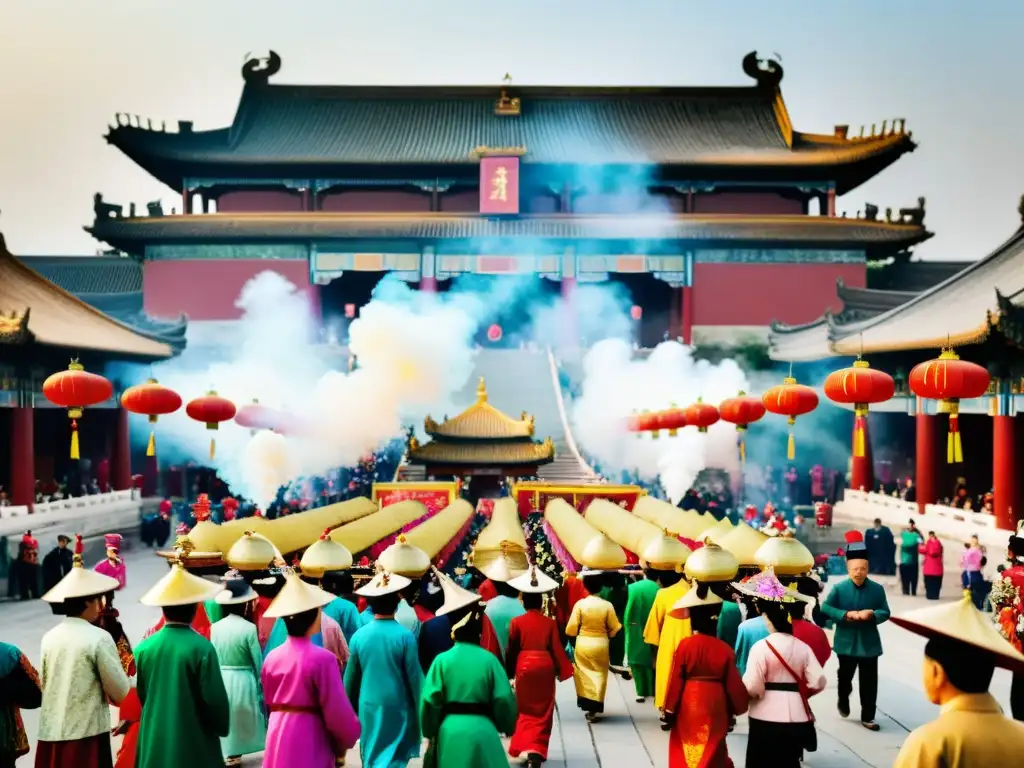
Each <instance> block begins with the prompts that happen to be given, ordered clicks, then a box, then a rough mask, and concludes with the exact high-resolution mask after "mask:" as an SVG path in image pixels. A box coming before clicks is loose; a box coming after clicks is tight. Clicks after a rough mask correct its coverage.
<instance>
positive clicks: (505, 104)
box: [494, 72, 522, 117]
mask: <svg viewBox="0 0 1024 768" xmlns="http://www.w3.org/2000/svg"><path fill="white" fill-rule="evenodd" d="M502 82H503V83H504V86H503V87H502V89H501V95H500V96H499V97H498V100H497V101H496V102H495V104H494V114H496V115H499V116H501V117H515V116H516V115H518V114H519V113H520V106H521V104H522V103H521V102H520V100H519V97H518V96H509V95H508V89H509V88H511V87H512V75H510V74H509V73H508V72H506V73H505V77H504V78H503V80H502Z"/></svg>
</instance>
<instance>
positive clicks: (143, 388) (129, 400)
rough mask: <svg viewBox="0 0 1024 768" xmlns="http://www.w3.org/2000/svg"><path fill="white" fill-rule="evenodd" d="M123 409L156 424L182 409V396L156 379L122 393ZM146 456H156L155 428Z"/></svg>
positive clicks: (151, 434)
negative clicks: (158, 419)
mask: <svg viewBox="0 0 1024 768" xmlns="http://www.w3.org/2000/svg"><path fill="white" fill-rule="evenodd" d="M121 407H122V408H124V409H125V410H126V411H130V412H131V413H138V414H141V415H143V416H148V417H149V423H150V424H156V420H157V418H159V417H160V416H166V415H167V414H168V413H174V412H175V411H176V410H178V409H179V408H181V395H179V394H178V393H177V392H175V391H174V390H173V389H168V388H167V387H165V386H164V385H162V384H160V383H159V382H158V381H157V380H156V379H150V380H149V381H147V382H146V383H145V384H136V385H135V386H134V387H128V389H126V390H125V391H124V392H122V393H121ZM146 455H147V456H156V430H155V428H151V429H150V432H149V444H148V445H147V446H146Z"/></svg>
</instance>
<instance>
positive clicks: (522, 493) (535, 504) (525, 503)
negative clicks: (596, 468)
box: [512, 482, 644, 518]
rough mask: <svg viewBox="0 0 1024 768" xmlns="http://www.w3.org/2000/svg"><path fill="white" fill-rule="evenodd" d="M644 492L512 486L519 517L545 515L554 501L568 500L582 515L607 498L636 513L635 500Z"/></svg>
mask: <svg viewBox="0 0 1024 768" xmlns="http://www.w3.org/2000/svg"><path fill="white" fill-rule="evenodd" d="M643 495H644V490H643V489H642V488H639V487H637V486H630V485H578V486H572V485H561V486H555V485H548V484H546V483H540V482H524V483H516V484H515V485H513V486H512V497H513V498H514V499H515V500H516V506H518V508H519V515H520V517H523V518H525V517H526V516H527V515H529V514H531V513H533V512H540V513H543V512H544V508H545V507H546V506H547V504H548V502H549V501H551V500H552V499H565V500H566V501H567V502H569V503H570V504H572V505H573V507H575V508H576V509H577V510H578V511H579V512H581V513H582V512H583V511H584V510H586V508H587V505H588V504H590V502H591V501H593V500H594V499H607V500H608V501H611V502H614V503H616V504H618V505H620V506H621V507H623V508H624V509H628V510H630V511H632V510H633V505H634V504H635V503H636V500H637V499H638V498H640V497H641V496H643Z"/></svg>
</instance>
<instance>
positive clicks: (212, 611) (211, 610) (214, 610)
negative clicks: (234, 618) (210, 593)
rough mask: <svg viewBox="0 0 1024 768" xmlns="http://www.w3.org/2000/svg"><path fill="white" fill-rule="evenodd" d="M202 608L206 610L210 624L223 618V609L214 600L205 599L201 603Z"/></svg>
mask: <svg viewBox="0 0 1024 768" xmlns="http://www.w3.org/2000/svg"><path fill="white" fill-rule="evenodd" d="M203 610H205V611H206V618H208V619H209V620H210V624H211V626H212V625H213V624H216V623H217V622H218V621H220V620H221V619H223V618H224V610H223V609H222V608H221V607H220V603H218V602H217V601H216V600H207V601H206V602H205V603H203Z"/></svg>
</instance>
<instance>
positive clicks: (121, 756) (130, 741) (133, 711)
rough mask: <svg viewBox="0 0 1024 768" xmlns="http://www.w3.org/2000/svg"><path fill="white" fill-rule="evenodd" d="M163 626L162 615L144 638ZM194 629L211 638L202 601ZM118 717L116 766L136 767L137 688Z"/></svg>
mask: <svg viewBox="0 0 1024 768" xmlns="http://www.w3.org/2000/svg"><path fill="white" fill-rule="evenodd" d="M163 626H164V617H163V616H161V617H160V621H158V622H157V623H156V624H155V625H154V626H153V628H152V629H150V630H149V631H148V632H147V633H146V634H145V636H144V637H143V638H142V639H143V640H145V639H146V638H147V637H149V636H150V635H155V634H156V633H157V632H159V631H160V630H161V629H163ZM192 629H194V630H195V631H196V632H198V633H199V634H200V635H202V636H203V637H205V638H206V639H207V640H209V639H210V619H209V617H208V616H207V615H206V609H205V608H203V604H202V603H200V604H199V607H198V608H196V617H195V618H194V619H193V620H192ZM118 717H119V719H120V721H121V724H120V725H119V726H118V730H119V731H123V732H124V739H123V740H122V741H121V747H120V749H118V750H117V760H115V761H114V768H135V753H136V750H137V748H138V746H139V723H140V722H142V702H140V701H139V695H138V693H136V691H135V688H132V689H131V690H129V691H128V695H127V696H126V697H125V699H124V701H122V702H121V709H120V711H119V713H118Z"/></svg>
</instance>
